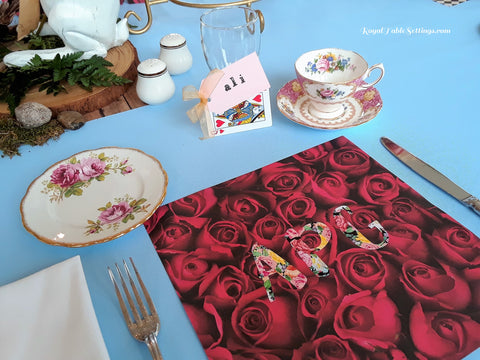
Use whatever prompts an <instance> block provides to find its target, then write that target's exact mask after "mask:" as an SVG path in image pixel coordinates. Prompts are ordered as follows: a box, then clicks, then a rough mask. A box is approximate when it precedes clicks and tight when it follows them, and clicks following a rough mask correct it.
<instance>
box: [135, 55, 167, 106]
mask: <svg viewBox="0 0 480 360" xmlns="http://www.w3.org/2000/svg"><path fill="white" fill-rule="evenodd" d="M137 72H138V78H137V95H138V97H139V98H140V100H142V101H143V102H144V103H147V104H151V105H155V104H161V103H163V102H165V101H167V100H168V99H170V98H171V97H172V96H173V94H174V93H175V83H174V82H173V80H172V77H171V76H170V74H169V72H168V70H167V65H166V64H165V63H164V62H163V61H162V60H159V59H147V60H144V61H142V62H141V63H140V64H139V65H138V66H137Z"/></svg>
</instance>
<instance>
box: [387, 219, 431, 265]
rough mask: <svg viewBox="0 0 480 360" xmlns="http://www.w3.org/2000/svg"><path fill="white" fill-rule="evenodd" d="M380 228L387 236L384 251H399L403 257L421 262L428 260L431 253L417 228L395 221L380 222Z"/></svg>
mask: <svg viewBox="0 0 480 360" xmlns="http://www.w3.org/2000/svg"><path fill="white" fill-rule="evenodd" d="M382 226H383V227H384V229H385V230H386V231H387V232H388V235H389V240H388V246H386V247H384V248H383V250H384V251H387V252H394V251H395V250H400V251H401V253H402V254H403V255H406V256H408V257H410V258H413V259H415V260H418V261H421V262H427V261H428V259H430V257H431V251H430V249H429V248H428V246H427V243H426V242H425V240H424V239H423V237H422V230H420V229H419V228H418V227H417V226H415V225H410V224H405V223H402V222H398V221H395V220H385V221H382Z"/></svg>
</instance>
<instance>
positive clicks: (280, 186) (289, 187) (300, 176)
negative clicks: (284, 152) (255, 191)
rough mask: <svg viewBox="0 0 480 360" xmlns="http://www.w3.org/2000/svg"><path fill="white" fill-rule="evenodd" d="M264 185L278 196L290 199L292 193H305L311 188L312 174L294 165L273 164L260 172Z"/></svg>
mask: <svg viewBox="0 0 480 360" xmlns="http://www.w3.org/2000/svg"><path fill="white" fill-rule="evenodd" d="M260 180H261V182H262V185H263V186H264V187H265V189H267V190H268V191H270V192H271V193H272V194H274V195H276V196H283V197H288V196H290V195H291V194H292V193H294V192H297V191H300V192H302V191H303V192H305V191H308V189H307V190H305V189H306V188H309V187H310V183H311V174H308V173H306V172H304V171H302V170H300V169H299V168H298V166H295V165H292V164H283V163H273V164H271V165H268V166H265V167H264V168H262V170H261V171H260Z"/></svg>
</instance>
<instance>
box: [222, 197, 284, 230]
mask: <svg viewBox="0 0 480 360" xmlns="http://www.w3.org/2000/svg"><path fill="white" fill-rule="evenodd" d="M274 203H275V199H274V197H273V195H271V194H269V193H266V192H255V191H248V192H247V191H246V192H243V193H236V194H228V195H225V196H224V197H222V198H221V199H220V200H219V202H218V207H219V208H220V212H221V215H222V217H223V218H224V219H225V220H227V219H228V220H233V221H235V220H237V221H239V222H242V223H244V224H246V225H247V226H251V225H253V224H255V222H256V221H257V220H258V219H260V218H262V217H264V216H265V215H267V214H268V213H269V212H270V209H271V208H272V207H273V204H274Z"/></svg>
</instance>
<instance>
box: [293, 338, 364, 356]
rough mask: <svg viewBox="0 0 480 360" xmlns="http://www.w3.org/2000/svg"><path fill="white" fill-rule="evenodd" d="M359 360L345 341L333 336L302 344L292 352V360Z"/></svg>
mask: <svg viewBox="0 0 480 360" xmlns="http://www.w3.org/2000/svg"><path fill="white" fill-rule="evenodd" d="M317 359H322V360H359V359H360V357H359V356H358V355H357V354H355V352H354V351H353V350H352V348H351V347H350V344H349V343H348V341H346V340H342V339H340V338H339V337H337V336H335V335H325V336H324V337H321V338H318V339H315V340H313V341H312V342H308V343H305V344H303V345H302V346H301V347H300V348H299V349H296V350H294V352H293V357H292V360H317Z"/></svg>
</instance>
